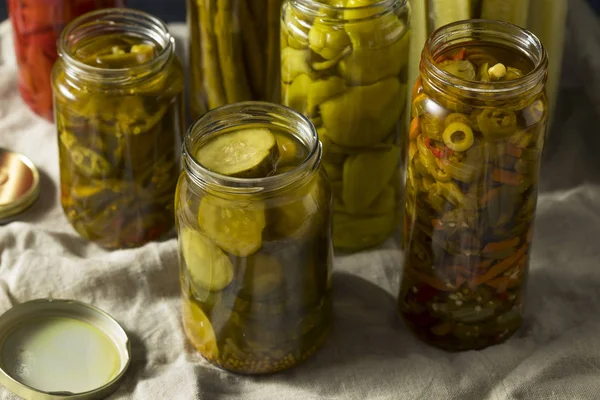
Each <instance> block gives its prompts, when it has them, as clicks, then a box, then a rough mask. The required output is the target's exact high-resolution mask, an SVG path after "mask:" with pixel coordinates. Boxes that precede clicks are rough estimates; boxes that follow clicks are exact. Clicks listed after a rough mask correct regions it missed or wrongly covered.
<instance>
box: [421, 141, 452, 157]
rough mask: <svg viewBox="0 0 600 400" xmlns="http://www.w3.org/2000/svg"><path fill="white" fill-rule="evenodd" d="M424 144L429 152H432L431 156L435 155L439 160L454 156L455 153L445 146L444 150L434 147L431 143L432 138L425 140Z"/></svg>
mask: <svg viewBox="0 0 600 400" xmlns="http://www.w3.org/2000/svg"><path fill="white" fill-rule="evenodd" d="M423 142H424V143H425V146H427V148H428V149H429V151H431V154H433V155H434V156H435V157H437V158H440V159H443V158H447V157H450V156H451V155H452V154H454V151H452V150H450V149H449V148H447V147H446V146H444V147H443V148H439V147H437V146H435V145H433V144H432V143H431V138H425V139H424V140H423Z"/></svg>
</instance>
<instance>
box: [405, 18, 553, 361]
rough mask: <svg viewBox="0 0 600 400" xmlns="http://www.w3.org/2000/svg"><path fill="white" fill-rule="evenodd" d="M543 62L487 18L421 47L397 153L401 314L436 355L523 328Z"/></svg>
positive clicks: (531, 42)
mask: <svg viewBox="0 0 600 400" xmlns="http://www.w3.org/2000/svg"><path fill="white" fill-rule="evenodd" d="M547 62H548V60H547V56H546V51H545V49H544V47H543V46H542V44H541V42H540V41H539V40H538V39H537V38H536V37H535V36H534V35H533V34H532V33H530V32H528V31H525V30H523V29H521V28H519V27H517V26H515V25H511V24H508V23H504V22H497V21H489V20H467V21H461V22H457V23H453V24H450V25H446V26H444V27H442V28H440V29H439V30H437V31H436V32H434V34H433V35H432V36H431V38H430V39H429V40H428V42H427V44H426V46H425V48H424V49H423V53H422V58H421V76H420V78H419V79H418V80H417V82H416V84H415V86H414V89H413V99H412V120H411V129H410V133H409V145H408V146H407V147H408V155H407V161H408V163H407V177H406V203H405V216H404V219H405V226H404V235H403V238H404V250H405V260H404V271H403V278H402V283H401V288H400V295H399V310H400V313H401V315H402V317H403V318H404V320H405V322H406V323H407V325H408V326H409V327H410V329H412V330H413V331H414V332H415V333H416V334H417V335H418V336H419V337H420V338H421V339H423V340H425V341H426V342H429V343H431V344H433V345H434V346H437V347H440V348H443V349H447V350H466V349H477V348H482V347H486V346H488V345H492V344H496V343H499V342H502V341H503V340H505V339H506V338H508V337H509V336H510V335H511V334H513V333H514V332H515V331H516V330H517V329H518V328H519V326H520V325H521V321H522V318H523V300H524V296H525V283H526V277H527V270H528V265H529V253H530V247H531V237H532V225H533V221H534V214H535V207H536V200H537V190H538V177H539V166H540V157H541V153H542V147H543V144H544V134H545V129H546V122H547V117H548V111H547V110H548V101H547V98H546V93H545V84H546V76H547V71H546V69H547ZM498 63H502V67H501V66H500V64H498ZM489 66H492V67H489ZM488 67H489V68H488ZM503 68H504V69H503ZM451 71H454V73H455V74H458V75H459V76H461V77H459V76H456V75H454V74H452V73H449V72H451ZM475 71H477V72H475ZM511 74H512V75H511ZM486 78H487V81H486Z"/></svg>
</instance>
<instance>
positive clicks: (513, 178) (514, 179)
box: [492, 168, 523, 186]
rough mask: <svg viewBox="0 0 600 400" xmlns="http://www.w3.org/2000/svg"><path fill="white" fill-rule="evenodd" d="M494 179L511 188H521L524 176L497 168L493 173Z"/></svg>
mask: <svg viewBox="0 0 600 400" xmlns="http://www.w3.org/2000/svg"><path fill="white" fill-rule="evenodd" d="M492 179H493V180H494V181H496V182H500V183H504V184H507V185H511V186H519V185H520V184H521V183H523V175H521V174H518V173H516V172H512V171H507V170H505V169H500V168H495V169H494V170H493V171H492Z"/></svg>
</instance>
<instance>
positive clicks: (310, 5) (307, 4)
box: [289, 0, 408, 22]
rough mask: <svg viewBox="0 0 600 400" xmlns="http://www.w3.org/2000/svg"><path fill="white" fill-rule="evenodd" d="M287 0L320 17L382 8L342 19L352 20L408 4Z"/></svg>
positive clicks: (383, 0) (403, 0) (390, 0)
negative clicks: (339, 4)
mask: <svg viewBox="0 0 600 400" xmlns="http://www.w3.org/2000/svg"><path fill="white" fill-rule="evenodd" d="M289 1H290V3H292V5H293V6H294V7H297V8H301V9H302V10H303V11H304V12H306V13H309V14H312V15H313V16H320V17H328V16H330V15H329V14H328V12H343V11H354V12H357V11H368V10H373V9H377V8H383V10H382V11H380V12H377V13H374V14H372V15H368V16H366V17H356V18H349V19H346V18H344V20H347V21H352V22H356V21H367V20H371V19H376V18H379V17H381V15H383V14H387V13H389V11H390V10H391V9H397V8H403V7H406V6H407V5H408V0H378V1H377V2H375V3H373V4H367V5H364V6H358V7H346V6H335V5H331V4H326V3H324V2H322V1H321V0H289ZM339 20H342V19H339Z"/></svg>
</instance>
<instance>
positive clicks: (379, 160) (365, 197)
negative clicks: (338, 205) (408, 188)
mask: <svg viewBox="0 0 600 400" xmlns="http://www.w3.org/2000/svg"><path fill="white" fill-rule="evenodd" d="M399 160H400V147H398V146H394V147H392V149H391V150H390V151H388V152H385V153H380V152H369V153H363V154H358V155H355V156H350V157H348V158H347V159H346V162H345V163H344V178H343V179H344V180H343V182H344V188H343V192H342V199H343V200H344V204H345V205H346V207H347V209H348V211H349V212H351V213H358V212H360V211H363V210H365V209H366V208H367V207H369V205H370V204H371V203H373V201H374V200H375V199H376V198H377V197H378V196H379V195H380V194H381V192H382V191H383V189H384V188H385V187H386V186H387V184H388V182H389V181H390V179H391V178H392V175H393V174H394V170H395V168H396V166H397V165H398V162H399Z"/></svg>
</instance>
